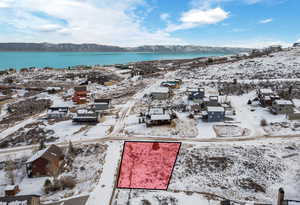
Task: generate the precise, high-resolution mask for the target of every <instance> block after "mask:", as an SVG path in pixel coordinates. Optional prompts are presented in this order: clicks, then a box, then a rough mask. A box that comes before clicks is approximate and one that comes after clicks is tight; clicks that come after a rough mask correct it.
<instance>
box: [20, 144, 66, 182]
mask: <svg viewBox="0 0 300 205" xmlns="http://www.w3.org/2000/svg"><path fill="white" fill-rule="evenodd" d="M63 162H64V154H63V152H62V150H61V148H60V147H58V146H56V145H50V146H49V147H48V148H46V149H43V150H40V151H38V152H37V153H35V154H34V155H33V156H32V157H30V158H29V159H28V160H27V161H26V172H27V175H28V177H40V176H51V175H52V174H53V173H55V172H59V170H60V168H61V165H62V164H63Z"/></svg>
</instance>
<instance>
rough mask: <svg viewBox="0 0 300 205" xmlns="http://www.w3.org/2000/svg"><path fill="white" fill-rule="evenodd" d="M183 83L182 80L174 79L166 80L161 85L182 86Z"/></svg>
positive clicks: (169, 86)
mask: <svg viewBox="0 0 300 205" xmlns="http://www.w3.org/2000/svg"><path fill="white" fill-rule="evenodd" d="M181 84H182V81H181V80H173V81H164V82H162V83H161V84H160V86H162V87H168V88H180V85H181Z"/></svg>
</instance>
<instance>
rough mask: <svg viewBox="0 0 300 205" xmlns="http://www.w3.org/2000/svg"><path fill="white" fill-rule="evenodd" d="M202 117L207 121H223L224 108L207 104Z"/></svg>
mask: <svg viewBox="0 0 300 205" xmlns="http://www.w3.org/2000/svg"><path fill="white" fill-rule="evenodd" d="M204 119H205V120H207V122H224V120H225V109H224V108H223V107H220V106H218V107H213V106H208V107H207V110H206V113H205V115H204Z"/></svg>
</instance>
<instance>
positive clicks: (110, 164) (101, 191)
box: [86, 143, 122, 205]
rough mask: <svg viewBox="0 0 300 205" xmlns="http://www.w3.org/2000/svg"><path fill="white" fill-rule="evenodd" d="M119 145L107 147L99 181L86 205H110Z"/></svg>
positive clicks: (119, 156)
mask: <svg viewBox="0 0 300 205" xmlns="http://www.w3.org/2000/svg"><path fill="white" fill-rule="evenodd" d="M121 145H122V144H121V143H111V144H110V145H109V147H108V150H107V153H106V158H105V163H104V167H103V172H102V174H101V179H100V181H99V183H98V185H97V186H96V188H95V190H94V191H93V192H92V193H91V195H90V197H89V199H88V201H87V203H86V204H87V205H99V204H107V205H108V204H110V203H111V198H112V195H113V190H114V185H115V180H116V179H117V174H118V173H116V172H115V170H118V165H119V161H120V158H121V151H122V146H121Z"/></svg>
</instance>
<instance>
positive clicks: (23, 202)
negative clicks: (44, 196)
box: [0, 195, 41, 205]
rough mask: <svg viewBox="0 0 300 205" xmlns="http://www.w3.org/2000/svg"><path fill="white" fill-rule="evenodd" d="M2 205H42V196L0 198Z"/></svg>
mask: <svg viewBox="0 0 300 205" xmlns="http://www.w3.org/2000/svg"><path fill="white" fill-rule="evenodd" d="M0 204H1V205H40V204H41V203H40V196H38V195H22V196H5V197H0Z"/></svg>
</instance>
